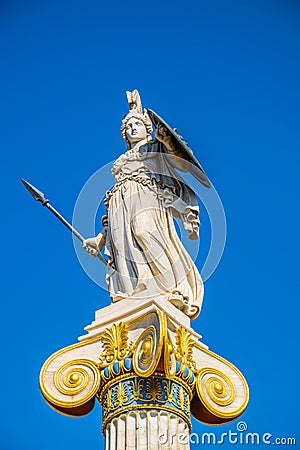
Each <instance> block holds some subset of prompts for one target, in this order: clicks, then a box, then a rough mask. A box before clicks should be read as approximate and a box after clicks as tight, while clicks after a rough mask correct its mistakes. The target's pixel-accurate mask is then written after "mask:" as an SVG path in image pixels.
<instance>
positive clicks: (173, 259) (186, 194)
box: [84, 90, 204, 319]
mask: <svg viewBox="0 0 300 450" xmlns="http://www.w3.org/2000/svg"><path fill="white" fill-rule="evenodd" d="M127 100H128V104H129V112H128V114H127V115H126V116H125V117H124V119H123V121H122V126H121V134H122V137H123V139H124V141H125V142H126V147H127V150H126V151H125V152H124V153H123V154H121V156H119V158H118V159H117V160H116V161H115V162H114V164H113V166H112V174H113V176H114V178H115V185H114V186H113V188H112V189H111V190H110V191H108V192H107V193H106V199H105V205H106V208H107V215H105V216H103V218H102V224H103V226H104V229H103V230H102V232H101V233H99V235H98V236H96V237H95V238H89V239H86V240H85V242H84V248H85V249H86V250H87V251H88V252H89V253H90V254H91V256H95V255H96V254H97V252H98V251H101V249H102V248H103V247H104V245H105V253H106V255H107V256H108V265H107V276H106V280H107V284H108V290H109V293H110V296H111V298H112V301H113V302H117V301H120V300H122V299H125V298H131V299H132V298H136V299H137V301H138V299H145V298H149V297H155V296H164V297H165V298H167V299H168V300H169V301H170V302H171V303H173V304H174V305H175V306H176V307H177V308H179V309H180V310H182V311H183V312H184V313H185V314H186V315H187V316H189V317H190V318H191V319H195V318H196V317H197V316H198V314H199V312H200V309H201V304H202V300H203V291H204V289H203V282H202V279H201V276H200V274H199V271H198V269H197V268H196V266H195V264H194V262H193V261H192V259H191V257H190V256H189V254H188V253H187V251H186V249H185V248H184V246H183V244H182V242H181V240H180V239H179V236H178V234H177V232H176V229H175V225H174V218H176V219H180V220H181V221H182V224H183V228H184V229H185V230H187V233H188V237H189V239H197V238H198V237H199V225H200V222H199V206H198V202H197V198H196V195H195V193H194V192H193V190H192V189H191V188H190V187H189V186H188V185H187V184H186V183H185V182H184V180H183V179H182V178H181V177H180V175H179V174H178V172H177V170H176V169H178V170H179V171H183V172H186V171H189V170H190V168H191V164H190V162H189V161H188V159H187V155H186V153H185V152H184V151H183V150H182V147H181V146H180V145H178V144H177V140H176V139H174V137H173V135H172V133H170V132H169V130H168V129H167V128H166V127H164V126H161V125H160V126H158V127H157V128H156V130H155V133H154V134H155V139H154V140H153V138H152V131H153V130H152V122H151V120H150V117H149V116H150V110H149V113H148V111H147V110H145V109H144V111H143V109H142V104H141V99H140V95H139V93H138V91H137V90H134V91H133V92H127ZM200 167H201V166H200Z"/></svg>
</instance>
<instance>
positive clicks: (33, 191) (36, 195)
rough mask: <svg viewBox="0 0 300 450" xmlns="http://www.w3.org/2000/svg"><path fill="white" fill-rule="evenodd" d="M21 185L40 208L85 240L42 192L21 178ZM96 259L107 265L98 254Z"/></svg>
mask: <svg viewBox="0 0 300 450" xmlns="http://www.w3.org/2000/svg"><path fill="white" fill-rule="evenodd" d="M21 181H22V183H23V184H24V186H25V187H26V189H27V190H28V192H29V193H30V194H31V195H32V197H33V198H34V199H35V200H36V201H38V202H41V204H42V206H46V207H47V208H48V209H49V211H51V212H52V214H54V215H55V216H56V217H57V218H58V219H59V220H60V221H61V222H62V223H63V224H64V225H65V226H66V227H67V228H68V229H69V230H70V231H71V232H72V233H73V234H74V236H76V237H77V238H78V239H79V240H80V241H81V242H83V241H84V240H85V239H84V237H83V236H81V234H80V233H78V231H77V230H75V228H74V227H72V225H71V224H70V223H69V222H68V221H67V220H66V219H65V218H64V217H63V216H62V215H61V214H59V212H58V211H56V209H55V208H53V206H52V205H51V204H50V203H49V200H47V199H46V198H45V195H44V193H43V192H41V191H40V190H39V189H37V188H36V187H35V186H33V185H32V184H30V183H28V181H26V180H24V178H21ZM97 257H98V258H99V259H100V260H101V261H102V262H103V263H104V264H107V261H106V259H105V258H104V257H103V256H102V255H101V253H100V252H98V253H97Z"/></svg>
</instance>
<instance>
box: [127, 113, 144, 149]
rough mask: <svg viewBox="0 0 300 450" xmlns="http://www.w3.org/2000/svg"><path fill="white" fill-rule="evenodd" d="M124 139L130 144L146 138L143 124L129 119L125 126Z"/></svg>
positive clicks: (132, 118)
mask: <svg viewBox="0 0 300 450" xmlns="http://www.w3.org/2000/svg"><path fill="white" fill-rule="evenodd" d="M125 131H126V137H127V139H128V141H129V142H130V144H134V143H135V142H139V141H141V140H143V139H146V138H147V130H146V127H145V125H144V124H143V122H142V121H141V120H139V119H137V118H136V117H131V119H129V120H128V122H127V125H126V129H125Z"/></svg>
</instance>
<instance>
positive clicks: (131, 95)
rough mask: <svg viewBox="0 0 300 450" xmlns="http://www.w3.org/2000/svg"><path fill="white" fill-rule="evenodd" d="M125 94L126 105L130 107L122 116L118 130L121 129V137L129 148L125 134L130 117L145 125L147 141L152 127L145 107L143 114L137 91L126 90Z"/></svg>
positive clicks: (149, 138)
mask: <svg viewBox="0 0 300 450" xmlns="http://www.w3.org/2000/svg"><path fill="white" fill-rule="evenodd" d="M126 95H127V101H128V105H129V108H130V109H129V113H128V114H126V115H125V116H124V119H123V120H122V125H121V129H120V131H121V135H122V138H123V139H124V141H125V142H126V146H127V148H130V143H129V141H128V139H127V136H126V126H127V122H128V121H129V120H130V119H132V118H133V117H134V118H135V119H138V120H140V121H141V122H143V124H144V125H145V128H146V133H147V139H148V141H150V140H151V135H152V131H153V129H152V122H151V120H150V117H149V115H148V113H147V110H146V109H144V114H143V109H142V102H141V98H140V94H139V92H138V91H137V90H136V89H135V90H134V91H132V92H130V91H127V92H126Z"/></svg>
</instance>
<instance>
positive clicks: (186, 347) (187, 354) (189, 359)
mask: <svg viewBox="0 0 300 450" xmlns="http://www.w3.org/2000/svg"><path fill="white" fill-rule="evenodd" d="M175 339H176V359H177V360H178V361H180V362H181V363H182V364H184V365H186V366H187V367H189V368H190V369H194V368H195V367H196V363H195V361H194V359H193V347H194V340H193V338H192V335H191V333H188V332H187V331H186V330H185V329H184V328H183V327H178V328H177V330H176V334H175Z"/></svg>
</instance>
